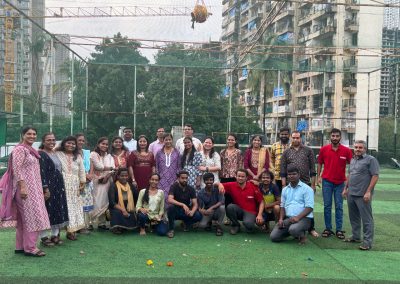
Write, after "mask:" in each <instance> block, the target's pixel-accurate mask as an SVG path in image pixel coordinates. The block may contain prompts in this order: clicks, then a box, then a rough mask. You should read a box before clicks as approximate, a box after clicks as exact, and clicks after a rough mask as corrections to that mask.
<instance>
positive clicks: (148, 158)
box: [128, 135, 155, 190]
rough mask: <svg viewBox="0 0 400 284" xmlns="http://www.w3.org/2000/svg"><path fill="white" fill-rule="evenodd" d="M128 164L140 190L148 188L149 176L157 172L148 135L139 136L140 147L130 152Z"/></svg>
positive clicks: (134, 181)
mask: <svg viewBox="0 0 400 284" xmlns="http://www.w3.org/2000/svg"><path fill="white" fill-rule="evenodd" d="M128 166H129V175H130V177H131V179H132V184H133V185H135V186H136V187H137V188H138V190H142V189H143V188H147V187H148V186H149V177H150V175H151V174H152V173H154V172H155V160H154V155H153V153H152V152H150V151H149V139H148V138H147V137H146V136H144V135H140V136H139V138H138V149H137V151H133V152H132V153H131V154H130V156H129V161H128Z"/></svg>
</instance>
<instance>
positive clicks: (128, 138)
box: [124, 127, 137, 152]
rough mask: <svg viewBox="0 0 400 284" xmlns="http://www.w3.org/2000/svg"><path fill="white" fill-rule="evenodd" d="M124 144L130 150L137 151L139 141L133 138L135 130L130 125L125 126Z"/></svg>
mask: <svg viewBox="0 0 400 284" xmlns="http://www.w3.org/2000/svg"><path fill="white" fill-rule="evenodd" d="M124 146H125V147H126V148H127V149H128V151H129V152H133V151H136V149H137V141H136V140H135V139H133V131H132V128H130V127H125V128H124Z"/></svg>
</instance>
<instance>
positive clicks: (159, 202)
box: [136, 174, 168, 236]
mask: <svg viewBox="0 0 400 284" xmlns="http://www.w3.org/2000/svg"><path fill="white" fill-rule="evenodd" d="M159 182H160V176H159V175H158V174H152V175H151V177H150V180H149V184H150V185H149V187H148V188H145V189H142V190H141V191H140V192H139V197H138V202H137V206H136V211H137V213H138V222H139V226H140V235H141V236H144V235H146V224H149V225H150V226H155V229H156V232H157V235H159V236H165V235H166V234H167V231H168V226H167V224H166V223H165V221H163V219H164V213H165V212H164V203H165V201H164V200H165V197H164V191H163V190H162V189H159V187H158V185H159Z"/></svg>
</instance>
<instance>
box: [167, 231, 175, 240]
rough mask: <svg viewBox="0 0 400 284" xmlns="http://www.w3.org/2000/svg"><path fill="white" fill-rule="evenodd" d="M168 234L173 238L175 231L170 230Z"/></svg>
mask: <svg viewBox="0 0 400 284" xmlns="http://www.w3.org/2000/svg"><path fill="white" fill-rule="evenodd" d="M167 236H168V238H170V239H172V238H173V237H174V236H175V233H174V231H169V232H168V233H167Z"/></svg>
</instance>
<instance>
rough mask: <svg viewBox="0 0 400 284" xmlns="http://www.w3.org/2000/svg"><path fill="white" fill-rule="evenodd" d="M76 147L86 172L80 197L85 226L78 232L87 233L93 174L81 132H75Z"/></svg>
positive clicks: (91, 200)
mask: <svg viewBox="0 0 400 284" xmlns="http://www.w3.org/2000/svg"><path fill="white" fill-rule="evenodd" d="M75 138H76V143H77V144H76V147H77V148H78V154H79V155H80V156H81V158H82V160H83V166H84V167H85V173H86V184H85V189H84V190H83V192H82V194H81V197H82V202H83V216H84V219H85V228H84V229H82V230H80V231H79V233H80V234H89V233H90V232H89V231H90V230H93V225H92V219H91V217H90V212H91V211H92V210H93V209H94V206H93V182H92V179H93V175H92V173H91V172H90V150H87V149H84V148H83V147H84V146H85V144H86V137H85V134H83V133H78V134H75Z"/></svg>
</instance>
